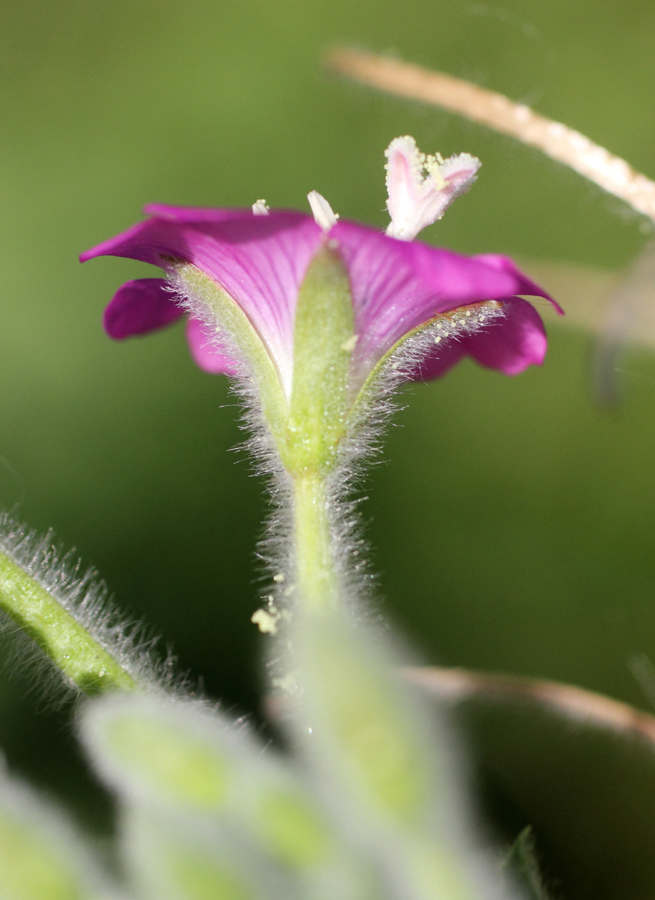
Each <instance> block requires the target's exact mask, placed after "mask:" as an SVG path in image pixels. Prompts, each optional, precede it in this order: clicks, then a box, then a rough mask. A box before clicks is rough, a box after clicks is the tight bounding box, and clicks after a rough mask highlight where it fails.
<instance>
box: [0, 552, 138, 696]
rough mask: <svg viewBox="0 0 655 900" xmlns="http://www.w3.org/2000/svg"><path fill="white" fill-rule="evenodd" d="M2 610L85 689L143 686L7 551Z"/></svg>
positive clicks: (0, 586)
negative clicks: (8, 554)
mask: <svg viewBox="0 0 655 900" xmlns="http://www.w3.org/2000/svg"><path fill="white" fill-rule="evenodd" d="M0 610H2V611H3V612H4V613H6V615H8V616H9V617H10V618H11V620H12V621H13V622H15V624H16V625H18V626H19V627H20V628H22V629H23V631H24V632H25V633H26V634H27V635H29V637H31V638H32V640H33V641H34V642H35V643H36V644H37V645H38V646H39V647H40V648H41V650H43V651H44V652H45V653H46V654H47V656H48V657H49V658H50V659H51V660H52V662H53V663H54V664H55V665H56V666H57V667H58V668H59V670H60V671H61V672H62V673H63V675H64V676H65V677H66V678H67V679H68V680H69V681H70V682H71V683H72V684H74V685H75V686H76V687H78V688H79V689H80V690H81V691H83V692H84V693H86V694H98V693H104V692H105V691H112V690H123V691H133V690H135V689H136V688H137V687H138V685H137V682H136V681H135V679H134V678H133V677H132V676H131V675H130V674H129V673H128V672H126V671H125V669H124V668H123V667H122V666H121V665H120V664H119V663H118V662H117V660H116V659H114V657H113V656H112V655H111V654H110V653H109V652H108V651H107V650H106V649H105V648H104V647H102V646H101V645H100V644H99V643H98V641H96V640H95V639H94V638H93V636H92V635H91V634H90V633H89V631H88V630H87V629H86V628H85V627H84V626H83V625H82V624H81V623H80V622H78V621H77V619H76V618H75V617H74V616H73V615H72V614H71V613H70V612H69V611H68V610H66V609H65V608H64V607H63V606H62V605H61V603H59V601H58V600H56V599H55V597H53V596H52V595H51V594H50V593H49V592H48V591H47V590H46V589H45V588H43V587H42V586H41V585H40V584H39V583H38V581H37V580H36V579H35V578H33V577H32V576H30V575H28V574H27V572H25V571H24V569H23V568H21V566H19V565H18V564H17V563H15V562H14V561H13V560H12V559H11V558H10V557H9V556H7V555H6V554H5V553H3V552H2V551H0Z"/></svg>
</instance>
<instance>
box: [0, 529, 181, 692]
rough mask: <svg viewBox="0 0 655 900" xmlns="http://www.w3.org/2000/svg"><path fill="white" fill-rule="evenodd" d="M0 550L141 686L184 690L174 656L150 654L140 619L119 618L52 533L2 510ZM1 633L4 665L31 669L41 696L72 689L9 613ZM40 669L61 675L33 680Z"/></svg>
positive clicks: (88, 572) (102, 589)
mask: <svg viewBox="0 0 655 900" xmlns="http://www.w3.org/2000/svg"><path fill="white" fill-rule="evenodd" d="M0 552H2V553H3V554H4V555H5V556H6V557H7V558H8V559H10V560H11V561H12V562H13V563H14V564H15V565H16V566H18V567H19V568H20V569H21V570H22V571H23V572H24V573H25V574H26V575H27V576H28V577H29V578H31V579H33V580H34V581H35V582H36V584H38V585H39V586H40V587H41V588H43V590H44V591H46V592H47V594H48V595H49V596H50V597H51V598H52V599H53V600H54V601H55V602H56V603H57V604H58V605H59V606H60V607H61V608H62V609H63V610H65V611H66V612H67V613H68V614H69V615H70V616H71V617H72V619H73V620H74V621H75V622H76V623H78V624H79V625H81V626H82V628H83V629H84V630H85V631H86V632H87V633H88V634H89V635H90V636H91V638H92V640H93V641H94V642H95V643H96V644H97V645H98V646H99V647H100V648H101V649H102V650H103V651H105V652H106V653H108V654H109V656H111V658H112V659H113V660H114V661H115V662H116V663H117V664H118V665H119V666H120V668H121V669H123V670H124V671H125V672H126V673H127V674H128V675H129V676H131V677H132V678H133V679H134V681H135V682H136V684H137V686H138V687H139V688H140V689H143V690H155V691H161V690H164V691H170V692H171V693H173V694H175V693H178V692H182V693H183V692H184V691H185V690H186V689H187V684H186V679H185V678H184V677H182V676H176V675H174V663H175V660H174V658H173V657H172V656H171V655H170V654H169V655H167V656H166V657H165V658H163V659H161V658H160V659H158V658H157V657H156V655H155V654H154V648H155V645H156V643H157V640H158V638H157V637H155V636H153V635H152V634H151V633H149V631H148V630H147V629H146V628H145V627H144V625H143V624H142V623H141V622H139V621H135V620H130V619H126V618H124V617H123V616H122V614H121V613H120V612H119V611H118V610H117V609H116V607H115V605H114V604H113V602H112V600H111V597H110V595H109V591H108V589H107V585H106V584H105V582H104V581H101V580H99V579H98V573H97V572H96V571H95V570H94V569H92V568H87V569H84V568H83V567H82V563H81V561H80V560H79V559H78V558H77V556H76V554H75V551H74V550H69V551H68V552H66V553H64V552H62V551H61V549H60V548H59V547H58V546H57V545H56V544H55V543H54V533H53V532H52V531H49V532H47V534H45V535H39V534H38V533H37V532H36V531H34V530H32V529H30V528H28V527H27V526H26V525H23V524H20V523H18V522H15V521H14V520H13V519H11V518H10V517H9V516H8V515H7V514H4V513H3V514H0ZM0 635H2V636H4V637H9V638H10V639H11V641H12V643H13V644H14V646H13V650H12V652H11V653H10V654H9V655H8V657H7V658H6V659H5V661H4V664H5V666H7V667H10V668H11V671H12V672H16V671H17V669H18V670H20V668H23V669H28V670H29V671H30V672H31V673H34V675H35V676H37V677H35V682H36V683H37V684H38V686H39V687H40V688H41V689H43V691H44V693H45V695H46V696H48V697H50V698H52V699H53V700H54V699H57V697H58V695H59V694H62V698H65V696H66V695H67V692H66V691H64V692H63V693H62V691H61V689H64V688H70V687H75V685H73V684H71V683H70V681H69V679H68V678H66V676H64V675H63V673H60V672H59V669H58V668H57V666H56V665H55V663H54V662H53V661H52V660H50V658H49V656H48V655H47V653H46V652H45V651H44V650H42V649H41V648H40V647H39V645H38V643H37V641H36V640H33V639H32V638H31V637H30V635H29V634H28V633H27V632H26V631H24V630H23V628H22V627H21V625H20V622H17V621H15V620H14V618H13V617H12V615H11V613H10V612H9V611H6V612H2V613H0ZM43 671H48V672H56V673H57V674H59V675H60V676H61V677H60V678H59V679H54V680H52V679H51V680H50V683H48V682H47V681H45V682H44V681H42V680H41V679H39V678H38V675H39V674H41V673H42V672H43Z"/></svg>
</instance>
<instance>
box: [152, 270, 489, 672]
mask: <svg viewBox="0 0 655 900" xmlns="http://www.w3.org/2000/svg"><path fill="white" fill-rule="evenodd" d="M169 283H170V290H171V292H172V293H173V294H174V299H175V302H177V303H178V304H179V305H180V306H182V307H183V308H184V309H185V310H187V311H188V312H189V313H190V314H191V315H192V316H194V317H196V318H197V319H199V320H200V321H202V322H203V323H204V325H205V328H206V334H207V341H208V343H212V342H214V344H215V346H216V348H217V349H220V351H221V352H222V353H225V354H227V355H228V356H229V357H230V358H231V359H232V360H234V361H235V363H236V371H235V376H234V377H233V378H232V379H231V382H232V389H233V391H234V393H235V394H236V395H237V397H238V398H239V400H240V401H241V404H242V409H243V412H242V421H241V427H242V428H243V429H244V430H245V431H246V432H247V434H248V437H247V439H246V441H245V442H244V444H243V445H241V447H240V448H239V449H246V450H247V451H248V452H249V454H250V456H251V458H252V461H253V463H254V469H255V473H256V474H257V475H260V476H264V477H265V478H266V485H267V490H268V496H269V500H270V504H271V511H270V513H269V515H268V518H267V521H266V524H265V529H264V537H263V538H262V539H261V540H260V542H259V545H258V550H257V555H258V558H259V560H260V561H261V562H262V564H263V566H264V570H265V572H264V574H263V576H262V580H261V583H262V585H263V591H262V594H261V597H260V602H261V603H262V604H263V610H261V611H258V612H257V613H256V618H255V624H260V623H261V621H262V620H263V621H264V623H265V629H266V630H268V631H269V632H270V633H272V634H274V633H275V632H276V630H277V628H276V625H277V623H278V622H279V621H280V618H283V617H285V616H286V615H288V611H289V610H291V609H293V607H294V594H295V591H296V585H295V580H294V578H295V576H294V573H295V568H296V566H295V557H294V540H293V528H294V485H293V479H292V477H291V475H290V474H289V473H288V472H287V471H286V469H285V468H284V466H283V464H282V462H281V459H280V455H279V452H278V450H277V448H276V445H275V441H274V438H273V436H272V434H271V431H270V429H269V427H268V424H267V421H266V418H265V416H264V414H263V410H262V405H261V398H260V395H259V391H258V388H257V378H256V374H255V372H254V370H253V368H252V367H251V366H250V364H249V362H248V353H247V350H246V349H245V348H244V347H243V345H242V343H241V341H240V338H239V336H238V334H234V333H232V332H231V331H230V330H228V329H227V328H225V327H224V325H223V323H222V322H221V321H220V320H219V317H218V316H217V315H216V314H215V313H214V312H213V311H211V310H210V309H209V307H208V305H207V303H206V302H204V301H203V298H202V296H200V295H196V294H195V291H194V289H193V287H192V286H191V285H190V282H189V280H188V279H184V278H183V277H181V276H180V275H179V274H178V273H177V272H176V271H175V270H173V271H170V272H169ZM503 316H504V310H503V306H502V303H499V302H497V301H487V302H483V303H478V304H475V305H472V306H468V307H466V308H461V309H455V310H452V311H450V312H448V313H444V314H441V315H439V316H436V317H435V318H434V319H433V320H432V321H431V322H429V323H427V324H426V325H424V326H421V327H420V328H418V329H416V331H415V332H414V333H412V334H411V335H410V336H409V337H406V338H405V339H403V340H402V341H401V342H399V344H398V345H397V346H396V347H395V348H392V350H391V351H390V353H389V354H388V355H387V358H386V359H385V360H384V361H383V362H382V363H380V364H379V365H378V366H377V367H376V373H375V374H374V375H373V376H371V379H370V383H369V384H368V385H367V386H366V389H365V391H364V395H365V399H364V400H361V399H360V400H358V401H356V400H355V398H354V397H353V398H352V399H353V402H354V403H355V406H354V408H353V410H352V414H351V423H350V426H349V428H348V431H347V433H346V435H345V436H344V438H343V439H342V441H341V444H340V447H339V454H338V458H337V463H336V465H335V466H334V468H333V470H332V471H331V472H330V473H329V474H328V476H327V485H326V487H327V509H328V516H329V528H330V537H331V545H332V550H333V554H334V557H333V562H334V568H335V574H336V577H337V580H338V584H339V590H340V593H341V596H342V599H343V600H344V601H345V604H346V607H347V609H349V611H350V613H351V615H353V616H354V617H355V618H356V619H357V618H360V617H361V616H365V617H368V615H369V612H370V610H371V609H372V601H373V590H372V588H373V584H374V576H373V574H372V572H371V570H370V568H369V564H368V561H367V557H368V554H367V552H366V549H367V546H366V542H365V540H364V539H363V537H362V535H361V525H360V516H359V506H360V503H361V499H359V498H357V497H355V498H353V496H352V494H353V490H354V488H356V487H357V485H358V483H359V482H360V479H361V476H362V473H363V463H364V461H365V460H369V459H370V458H371V457H372V456H374V455H375V454H376V453H378V452H379V450H380V447H381V439H382V435H383V432H384V427H385V425H386V423H387V422H388V420H389V418H390V417H391V415H392V414H393V412H394V411H395V410H396V408H397V404H396V396H397V391H398V389H399V387H400V386H401V385H402V384H403V383H404V382H405V381H407V380H408V379H409V378H410V377H411V376H412V375H413V374H415V372H416V371H417V369H418V367H419V366H420V363H421V361H422V360H423V359H425V357H426V356H427V355H428V354H429V353H434V351H435V350H436V349H437V347H439V346H445V345H446V344H447V342H448V341H449V340H458V339H459V338H461V337H463V336H464V335H467V334H471V333H474V332H476V331H480V330H483V329H485V328H486V327H488V326H492V325H493V323H494V320H496V319H499V318H502V317H503ZM276 649H277V650H278V651H279V652H280V653H282V654H284V650H283V648H282V647H281V643H280V642H279V641H278V642H276ZM277 663H278V660H273V661H272V662H271V664H272V665H273V666H274V667H275V668H277Z"/></svg>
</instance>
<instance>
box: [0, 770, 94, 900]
mask: <svg viewBox="0 0 655 900" xmlns="http://www.w3.org/2000/svg"><path fill="white" fill-rule="evenodd" d="M101 895H102V889H101V888H100V876H99V873H98V871H97V870H95V866H94V864H93V862H92V860H91V859H90V856H89V852H88V850H87V848H86V847H84V846H83V845H82V842H81V841H80V839H79V838H78V837H77V836H76V835H75V834H74V833H73V831H72V829H71V828H70V826H69V825H68V822H67V821H66V819H65V817H64V816H60V815H58V814H57V812H56V811H55V810H54V809H51V808H47V807H46V806H45V805H44V804H42V803H41V801H40V800H39V799H38V798H37V797H36V796H35V795H34V794H32V793H31V792H30V791H28V790H27V789H26V788H25V787H23V786H22V785H18V784H15V783H10V782H8V781H6V780H5V779H2V780H1V781H0V897H2V900H92V898H99V897H100V896H101Z"/></svg>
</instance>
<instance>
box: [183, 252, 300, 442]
mask: <svg viewBox="0 0 655 900" xmlns="http://www.w3.org/2000/svg"><path fill="white" fill-rule="evenodd" d="M173 273H174V274H172V275H171V281H172V283H173V285H174V287H176V288H177V289H178V290H180V292H181V293H182V294H183V295H184V296H186V297H188V298H189V299H191V300H193V301H195V302H198V303H200V304H202V305H203V306H205V307H206V308H208V309H209V310H211V312H212V314H213V315H214V316H215V318H216V321H217V323H219V324H220V328H221V331H224V332H226V333H227V334H228V335H229V336H230V338H231V340H232V341H233V342H234V343H235V345H236V347H237V348H238V350H239V354H240V356H241V357H242V358H243V359H244V360H247V370H248V372H249V374H250V375H251V377H252V379H253V382H254V384H253V388H254V393H255V394H256V396H257V397H258V401H259V404H260V407H261V411H262V415H263V417H264V419H265V421H266V424H267V426H268V428H269V429H270V431H271V434H272V435H273V439H274V441H275V443H276V445H277V446H278V448H281V447H283V446H284V442H285V436H286V426H287V422H288V415H289V403H288V400H287V398H286V396H285V393H284V388H283V385H282V379H281V376H280V373H279V372H278V370H277V368H276V366H275V363H274V361H273V359H272V357H271V355H270V353H269V352H268V350H267V348H266V347H265V345H264V343H263V341H262V339H261V337H260V336H259V334H258V332H257V330H256V329H255V327H254V325H253V324H252V322H251V321H250V319H249V318H248V316H247V315H246V314H245V313H244V311H243V310H242V309H241V307H240V306H239V305H238V304H237V303H236V302H235V301H234V300H233V299H232V297H230V295H229V294H228V293H227V292H226V291H224V290H223V288H222V287H221V286H220V285H219V284H218V283H217V282H216V281H214V279H213V278H210V277H209V275H205V273H204V272H202V271H201V270H200V269H198V268H197V267H196V266H194V265H192V264H191V263H182V262H179V263H176V264H175V265H174V268H173Z"/></svg>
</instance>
